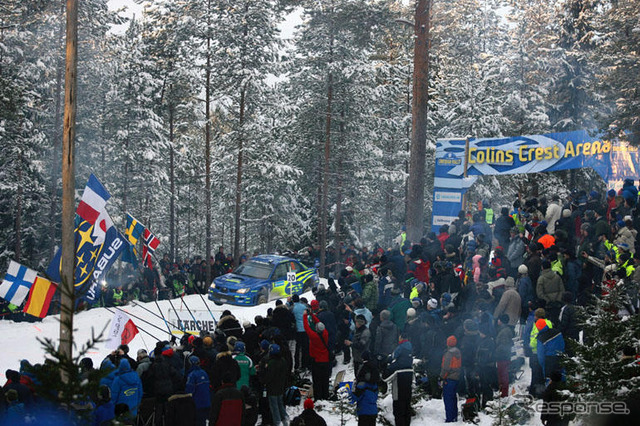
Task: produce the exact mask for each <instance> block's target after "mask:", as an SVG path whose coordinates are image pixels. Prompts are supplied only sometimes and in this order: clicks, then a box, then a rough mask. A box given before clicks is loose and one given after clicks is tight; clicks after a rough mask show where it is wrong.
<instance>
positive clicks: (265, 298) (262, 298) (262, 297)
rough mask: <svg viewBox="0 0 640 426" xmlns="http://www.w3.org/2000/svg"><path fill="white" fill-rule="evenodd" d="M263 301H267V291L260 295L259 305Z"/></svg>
mask: <svg viewBox="0 0 640 426" xmlns="http://www.w3.org/2000/svg"><path fill="white" fill-rule="evenodd" d="M263 303H267V295H266V293H261V294H260V295H259V296H258V305H262V304H263Z"/></svg>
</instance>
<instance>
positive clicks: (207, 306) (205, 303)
mask: <svg viewBox="0 0 640 426" xmlns="http://www.w3.org/2000/svg"><path fill="white" fill-rule="evenodd" d="M194 287H195V288H196V291H197V292H198V296H200V299H201V300H202V303H204V306H205V307H206V308H207V311H209V315H211V319H212V320H213V323H214V324H215V325H216V328H217V327H218V321H216V318H215V317H214V316H213V312H211V309H209V305H208V304H207V301H206V300H205V299H204V297H203V296H202V293H201V292H200V289H199V288H198V286H197V285H194Z"/></svg>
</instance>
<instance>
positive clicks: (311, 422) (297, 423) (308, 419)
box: [291, 398, 327, 426]
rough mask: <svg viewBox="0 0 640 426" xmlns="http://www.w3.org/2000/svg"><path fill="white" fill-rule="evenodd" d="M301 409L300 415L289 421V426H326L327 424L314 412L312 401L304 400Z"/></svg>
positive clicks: (309, 399)
mask: <svg viewBox="0 0 640 426" xmlns="http://www.w3.org/2000/svg"><path fill="white" fill-rule="evenodd" d="M303 407H304V410H303V411H302V413H300V415H299V416H297V417H295V418H294V419H293V420H292V421H291V426H302V425H304V426H327V422H326V421H325V420H324V419H323V418H322V417H320V415H319V414H318V413H316V411H315V410H314V404H313V399H311V398H307V399H305V400H304V404H303Z"/></svg>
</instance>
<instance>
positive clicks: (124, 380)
mask: <svg viewBox="0 0 640 426" xmlns="http://www.w3.org/2000/svg"><path fill="white" fill-rule="evenodd" d="M142 393H143V390H142V381H141V380H140V377H139V376H138V374H137V373H136V372H135V371H134V370H132V369H131V365H130V364H129V361H128V360H127V359H126V358H123V359H121V360H120V364H119V365H118V373H117V375H116V377H115V378H114V379H113V383H112V384H111V395H112V398H113V403H114V404H115V405H116V406H117V405H118V404H126V405H127V406H128V407H129V411H130V412H131V414H132V415H133V416H134V417H135V416H136V415H137V413H138V407H139V406H140V402H142Z"/></svg>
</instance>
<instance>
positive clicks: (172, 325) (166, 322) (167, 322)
mask: <svg viewBox="0 0 640 426" xmlns="http://www.w3.org/2000/svg"><path fill="white" fill-rule="evenodd" d="M154 302H155V303H156V306H157V307H158V311H159V312H160V315H158V314H156V313H155V312H153V311H152V310H151V309H149V308H145V307H144V306H142V305H141V304H139V303H137V302H135V301H134V302H133V305H134V306H136V307H138V308H142V309H144V310H145V311H147V312H149V313H150V314H151V315H153V316H155V317H156V318H158V319H161V320H163V321H164V323H165V324H166V325H167V328H169V326H171V327H174V328H178V327H177V326H176V325H175V324H173V323H172V322H169V321H167V320H166V318H165V316H164V314H162V310H160V305H159V304H158V301H157V300H154ZM169 332H171V329H170V328H169Z"/></svg>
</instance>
